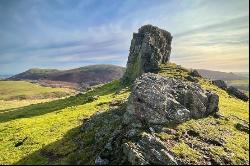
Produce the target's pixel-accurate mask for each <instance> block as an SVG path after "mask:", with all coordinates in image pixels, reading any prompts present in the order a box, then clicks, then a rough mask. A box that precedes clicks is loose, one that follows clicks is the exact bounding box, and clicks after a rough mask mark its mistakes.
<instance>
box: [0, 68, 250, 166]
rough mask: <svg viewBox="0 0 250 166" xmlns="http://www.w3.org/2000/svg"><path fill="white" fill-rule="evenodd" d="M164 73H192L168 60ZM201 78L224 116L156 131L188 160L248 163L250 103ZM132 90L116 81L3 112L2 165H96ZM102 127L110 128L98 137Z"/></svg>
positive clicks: (179, 75)
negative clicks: (87, 125)
mask: <svg viewBox="0 0 250 166" xmlns="http://www.w3.org/2000/svg"><path fill="white" fill-rule="evenodd" d="M159 74H160V75H162V76H165V77H175V78H180V79H185V78H186V76H188V75H189V73H188V71H187V70H186V69H184V68H182V67H180V66H178V65H175V64H166V65H162V66H161V70H160V71H159ZM198 83H199V84H200V85H201V86H202V87H203V88H205V89H209V90H212V91H213V92H215V93H217V94H218V95H219V97H220V102H219V112H220V114H221V115H222V116H221V117H213V116H210V117H207V118H204V119H199V120H190V121H188V122H185V123H183V124H180V125H178V126H173V127H171V128H170V127H167V126H166V128H170V130H174V131H175V132H170V133H165V132H161V133H156V135H157V136H158V137H159V138H160V139H161V140H162V141H164V142H165V144H166V146H167V147H168V148H169V149H170V151H171V152H173V154H175V155H176V156H177V157H178V158H180V159H181V160H182V161H183V162H185V163H188V164H206V163H208V161H209V162H211V163H212V164H248V163H249V143H248V142H249V134H248V132H249V131H247V130H242V129H241V128H239V127H238V126H240V125H248V124H249V111H248V102H243V101H241V100H239V99H236V98H234V97H231V96H229V95H228V94H227V93H226V92H225V91H224V90H221V89H219V88H217V87H216V86H214V85H212V84H211V83H210V81H208V80H206V79H203V78H199V79H198ZM129 94H130V87H129V86H125V85H121V84H120V82H119V81H113V82H111V83H108V84H105V85H103V86H100V87H97V88H95V89H94V90H90V91H88V92H86V93H85V94H79V95H76V96H72V97H68V98H65V99H60V100H55V101H51V102H46V103H40V104H34V105H29V106H25V107H20V108H16V109H9V110H5V111H4V112H3V113H1V112H0V131H1V132H0V141H1V144H0V151H1V153H0V164H93V163H94V161H93V160H94V158H95V157H96V156H97V154H98V152H99V151H100V150H101V149H102V148H103V146H104V145H105V144H106V142H107V140H108V139H109V136H110V134H111V133H112V131H113V130H114V129H115V128H116V127H117V126H118V124H119V123H121V119H122V115H123V113H124V111H125V110H126V107H125V106H126V101H127V98H128V96H129ZM89 121H91V122H92V123H93V129H92V130H89V131H87V132H82V131H81V126H82V124H85V123H87V122H89ZM99 131H104V133H102V135H101V136H99V137H96V133H97V132H99ZM96 139H102V143H100V144H96ZM114 164H116V163H114Z"/></svg>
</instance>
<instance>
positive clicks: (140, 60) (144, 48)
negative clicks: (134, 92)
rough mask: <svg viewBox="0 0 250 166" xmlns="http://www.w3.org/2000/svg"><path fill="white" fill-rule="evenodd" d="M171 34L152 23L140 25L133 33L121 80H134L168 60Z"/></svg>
mask: <svg viewBox="0 0 250 166" xmlns="http://www.w3.org/2000/svg"><path fill="white" fill-rule="evenodd" d="M171 42H172V36H171V34H170V33H169V32H167V31H165V30H162V29H160V28H158V27H155V26H152V25H145V26H142V27H141V28H140V29H139V31H138V33H134V34H133V39H132V41H131V46H130V53H129V57H128V62H127V69H126V72H125V74H124V77H123V81H129V82H131V81H134V80H135V79H136V78H137V77H138V76H140V75H141V74H143V73H147V72H155V71H157V70H158V69H159V67H160V64H162V63H167V62H169V59H170V53H171Z"/></svg>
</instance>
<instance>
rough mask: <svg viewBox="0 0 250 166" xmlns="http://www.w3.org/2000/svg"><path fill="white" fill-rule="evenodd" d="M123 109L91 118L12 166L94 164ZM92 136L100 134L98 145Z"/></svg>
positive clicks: (112, 110) (111, 110)
mask: <svg viewBox="0 0 250 166" xmlns="http://www.w3.org/2000/svg"><path fill="white" fill-rule="evenodd" d="M124 106H125V105H124V104H123V107H121V106H119V107H118V108H117V109H110V110H109V111H104V112H99V113H96V114H94V115H92V116H91V117H90V118H89V119H88V120H85V121H84V123H83V125H82V126H79V127H76V128H73V129H71V130H69V131H68V132H67V133H66V134H65V135H64V136H63V138H62V139H60V140H58V141H56V142H53V143H51V144H49V145H46V146H45V147H43V148H42V149H40V150H38V151H35V152H33V153H31V154H29V155H28V156H26V157H24V158H22V159H21V160H19V161H18V162H16V163H14V165H47V164H48V165H51V164H53V165H54V164H62V165H65V164H69V165H83V164H94V159H95V158H96V156H97V155H98V153H99V152H100V151H101V150H102V149H103V148H104V146H105V144H106V143H107V141H108V139H109V138H110V135H111V134H112V133H113V131H114V130H115V129H116V127H117V126H118V124H120V122H121V118H122V117H123V116H122V115H123V113H124V110H125V109H124ZM105 121H106V122H105ZM107 128H108V129H109V130H106V129H107ZM102 131H105V132H104V133H102ZM96 133H98V135H99V134H100V133H102V134H103V135H101V136H99V137H98V141H97V140H96V139H95V138H96ZM24 145H25V144H24ZM22 146H23V145H22Z"/></svg>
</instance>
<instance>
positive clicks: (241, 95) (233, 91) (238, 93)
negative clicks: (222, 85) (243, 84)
mask: <svg viewBox="0 0 250 166" xmlns="http://www.w3.org/2000/svg"><path fill="white" fill-rule="evenodd" d="M227 92H228V94H230V95H231V96H234V97H236V98H238V99H241V100H243V101H248V100H249V98H248V96H247V95H245V94H244V93H243V92H241V91H240V90H239V89H237V88H235V87H233V86H230V87H229V88H227Z"/></svg>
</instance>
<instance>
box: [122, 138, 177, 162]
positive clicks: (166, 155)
mask: <svg viewBox="0 0 250 166" xmlns="http://www.w3.org/2000/svg"><path fill="white" fill-rule="evenodd" d="M122 147H123V153H124V154H125V155H126V156H127V158H128V162H129V163H130V164H132V165H146V164H147V165H148V164H154V165H158V164H160V165H178V162H177V161H176V160H175V158H174V156H172V154H170V152H169V151H168V150H167V149H166V147H165V146H164V144H163V143H162V142H161V140H160V139H159V138H157V137H155V136H153V135H151V134H148V133H143V134H142V136H141V139H140V140H139V141H137V142H127V143H124V144H123V145H122Z"/></svg>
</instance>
